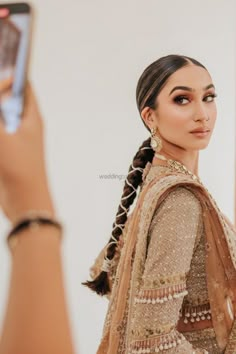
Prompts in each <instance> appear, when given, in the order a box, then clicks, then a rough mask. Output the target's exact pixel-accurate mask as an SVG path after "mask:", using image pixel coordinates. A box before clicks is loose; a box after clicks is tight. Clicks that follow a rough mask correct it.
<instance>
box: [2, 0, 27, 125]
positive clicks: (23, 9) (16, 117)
mask: <svg viewBox="0 0 236 354" xmlns="http://www.w3.org/2000/svg"><path fill="white" fill-rule="evenodd" d="M30 22H31V21H30V7H29V5H28V4H25V3H18V4H5V5H4V4H0V117H1V119H3V120H4V123H5V126H6V130H7V131H8V132H15V131H16V130H17V128H18V126H19V124H20V119H21V114H22V111H23V107H24V88H25V78H26V67H27V59H28V50H29V39H30Z"/></svg>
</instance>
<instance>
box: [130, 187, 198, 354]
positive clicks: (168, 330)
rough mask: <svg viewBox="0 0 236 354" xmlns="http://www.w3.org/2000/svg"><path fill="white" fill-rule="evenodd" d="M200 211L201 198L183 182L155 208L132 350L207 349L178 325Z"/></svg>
mask: <svg viewBox="0 0 236 354" xmlns="http://www.w3.org/2000/svg"><path fill="white" fill-rule="evenodd" d="M201 213H202V210H201V204H200V202H199V201H198V199H197V198H196V197H195V196H194V195H193V194H192V193H191V192H190V191H189V190H187V189H185V188H183V187H179V188H177V189H176V190H174V191H172V192H170V193H169V195H168V196H167V198H166V199H165V200H164V201H163V202H162V204H161V205H160V206H159V208H158V209H157V210H156V212H155V214H154V216H153V219H152V223H151V226H150V229H149V236H150V238H149V245H148V251H147V258H146V263H145V270H144V274H143V277H142V286H141V289H140V290H139V292H138V294H136V298H135V305H134V306H135V310H134V318H133V327H132V340H131V345H130V347H131V348H130V353H135V350H138V349H139V348H142V349H146V350H149V351H148V352H149V353H150V354H154V353H155V350H157V348H158V349H159V350H160V352H161V351H162V350H163V349H165V353H168V354H171V353H179V354H180V353H181V354H185V353H186V354H192V353H195V354H197V353H203V351H201V350H195V351H194V349H193V348H192V345H191V344H190V343H189V342H187V340H185V338H184V337H183V335H182V334H181V333H179V332H178V331H177V329H176V327H177V322H178V320H179V310H180V308H181V305H182V302H183V298H184V296H185V295H186V293H187V292H186V274H187V272H188V271H189V269H190V263H191V259H192V254H193V251H194V246H195V242H196V236H197V230H198V224H199V222H200V221H201V220H200V218H201V215H202V214H201ZM143 352H144V351H143Z"/></svg>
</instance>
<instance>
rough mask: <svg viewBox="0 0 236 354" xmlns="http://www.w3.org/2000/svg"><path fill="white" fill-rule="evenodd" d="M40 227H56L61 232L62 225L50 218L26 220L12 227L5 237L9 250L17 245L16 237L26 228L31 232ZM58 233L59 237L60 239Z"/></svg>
mask: <svg viewBox="0 0 236 354" xmlns="http://www.w3.org/2000/svg"><path fill="white" fill-rule="evenodd" d="M40 225H51V226H54V227H56V228H57V229H58V230H59V231H62V225H61V223H60V222H59V221H57V220H55V219H52V218H47V217H33V218H26V219H23V220H21V221H19V222H18V223H16V225H14V226H13V228H12V230H11V231H10V232H9V234H8V236H7V243H8V246H9V247H10V249H13V248H14V247H15V246H16V244H17V241H18V240H17V236H18V234H19V233H20V232H21V231H23V230H25V229H28V228H31V230H35V229H38V227H39V226H40ZM61 236H62V235H61V233H60V237H61Z"/></svg>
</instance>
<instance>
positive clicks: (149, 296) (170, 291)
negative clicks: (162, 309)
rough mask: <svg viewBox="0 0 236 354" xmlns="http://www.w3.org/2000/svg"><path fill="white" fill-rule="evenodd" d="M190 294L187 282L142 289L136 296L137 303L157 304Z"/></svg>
mask: <svg viewBox="0 0 236 354" xmlns="http://www.w3.org/2000/svg"><path fill="white" fill-rule="evenodd" d="M187 294H188V291H187V290H186V284H185V283H183V284H178V285H172V286H169V287H168V288H160V289H151V290H141V291H140V292H139V293H138V295H137V296H136V297H135V299H134V301H135V303H136V304H153V305H154V304H157V303H161V304H162V303H163V302H165V301H169V300H174V299H178V298H179V297H182V296H185V295H187Z"/></svg>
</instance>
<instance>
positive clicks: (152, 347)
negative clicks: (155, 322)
mask: <svg viewBox="0 0 236 354" xmlns="http://www.w3.org/2000/svg"><path fill="white" fill-rule="evenodd" d="M185 340H186V339H185V337H184V336H183V335H182V333H178V332H175V333H172V334H165V335H163V336H161V337H159V338H155V339H154V338H152V339H148V340H142V341H135V342H134V343H133V344H131V347H130V350H129V354H148V353H161V352H162V351H163V350H167V349H170V348H175V347H177V345H179V344H181V343H182V342H183V341H185Z"/></svg>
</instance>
